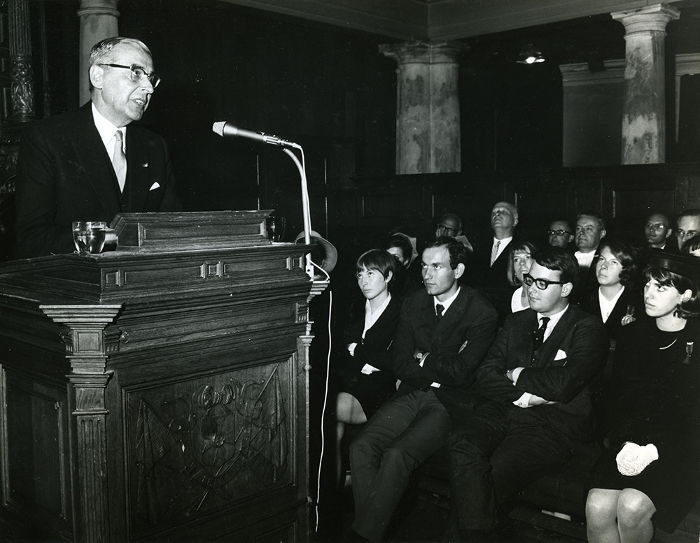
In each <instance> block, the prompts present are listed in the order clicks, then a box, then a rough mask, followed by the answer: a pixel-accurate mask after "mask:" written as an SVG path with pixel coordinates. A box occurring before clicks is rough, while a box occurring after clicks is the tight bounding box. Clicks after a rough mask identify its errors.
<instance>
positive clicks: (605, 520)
mask: <svg viewBox="0 0 700 543" xmlns="http://www.w3.org/2000/svg"><path fill="white" fill-rule="evenodd" d="M619 494H620V491H619V490H610V489H607V488H592V489H591V490H590V491H589V492H588V498H587V499H586V522H587V523H588V524H589V526H592V527H594V526H603V525H607V524H610V523H611V522H613V523H614V522H615V518H616V516H617V501H618V496H619Z"/></svg>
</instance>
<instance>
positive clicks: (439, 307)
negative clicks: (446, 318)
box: [435, 304, 445, 322]
mask: <svg viewBox="0 0 700 543" xmlns="http://www.w3.org/2000/svg"><path fill="white" fill-rule="evenodd" d="M444 311H445V306H443V305H442V304H435V315H436V316H437V321H438V322H440V319H442V313H443V312H444Z"/></svg>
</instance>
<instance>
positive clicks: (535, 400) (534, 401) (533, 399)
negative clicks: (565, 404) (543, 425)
mask: <svg viewBox="0 0 700 543" xmlns="http://www.w3.org/2000/svg"><path fill="white" fill-rule="evenodd" d="M555 403H557V402H550V401H549V400H545V399H544V398H540V397H539V396H535V395H534V394H533V395H532V396H530V399H529V400H528V402H527V406H528V407H535V406H537V405H552V404H555Z"/></svg>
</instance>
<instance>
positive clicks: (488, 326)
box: [392, 285, 498, 409]
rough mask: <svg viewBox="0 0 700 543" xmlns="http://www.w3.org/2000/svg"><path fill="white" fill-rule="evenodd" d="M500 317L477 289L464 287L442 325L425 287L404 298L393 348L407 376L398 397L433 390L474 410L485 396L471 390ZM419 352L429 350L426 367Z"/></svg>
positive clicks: (398, 370)
mask: <svg viewBox="0 0 700 543" xmlns="http://www.w3.org/2000/svg"><path fill="white" fill-rule="evenodd" d="M497 321H498V316H497V313H496V310H495V309H494V307H493V306H492V305H491V304H490V303H489V302H488V301H487V300H486V299H485V298H484V297H483V295H481V294H480V293H479V292H478V291H476V290H475V289H473V288H471V287H468V286H466V285H462V287H461V291H460V293H459V295H458V296H457V299H456V300H455V301H454V302H453V303H452V305H451V306H450V307H449V308H448V309H447V311H446V312H445V314H444V315H443V317H442V320H441V321H440V323H439V324H438V322H437V318H436V317H435V306H434V303H433V296H430V295H429V294H428V293H427V292H426V291H425V289H421V290H419V291H417V292H415V293H414V294H413V295H412V296H410V297H409V298H408V299H406V301H405V302H404V305H403V308H402V310H401V318H400V320H399V327H398V329H397V331H396V337H395V339H394V345H393V346H392V351H393V360H394V374H395V375H396V377H398V378H399V379H401V386H400V387H399V390H398V392H397V395H398V396H401V395H404V394H408V393H410V392H413V391H414V390H416V389H421V388H423V389H427V387H429V386H430V384H431V383H432V382H438V383H440V384H441V385H442V386H441V387H440V388H433V391H434V392H435V395H436V396H437V397H438V398H439V399H440V401H441V402H442V403H443V405H445V407H447V408H452V407H462V408H465V409H469V408H470V407H473V406H474V405H476V403H478V401H479V400H480V398H479V397H478V395H475V394H474V393H473V392H472V391H470V390H469V388H470V386H471V385H472V384H473V383H474V382H475V375H476V374H475V372H476V369H477V368H478V367H479V364H480V363H481V361H482V360H483V358H484V356H485V355H486V352H487V351H488V348H489V346H490V345H491V343H492V342H493V339H494V337H495V334H496V326H497ZM416 351H420V352H429V353H430V354H429V355H428V357H427V358H426V359H425V362H424V364H423V367H421V366H420V365H419V362H418V360H416V359H415V358H414V356H413V355H414V353H415V352H416Z"/></svg>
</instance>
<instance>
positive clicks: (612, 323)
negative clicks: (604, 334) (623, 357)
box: [581, 287, 646, 339]
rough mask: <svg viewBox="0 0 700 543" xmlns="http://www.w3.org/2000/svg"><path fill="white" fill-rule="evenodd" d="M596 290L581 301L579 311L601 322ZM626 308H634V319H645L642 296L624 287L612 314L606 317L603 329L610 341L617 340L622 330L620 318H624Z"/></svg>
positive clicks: (601, 317) (633, 289)
mask: <svg viewBox="0 0 700 543" xmlns="http://www.w3.org/2000/svg"><path fill="white" fill-rule="evenodd" d="M598 290H599V289H595V290H593V291H592V292H589V293H588V294H587V296H586V297H585V298H584V299H583V300H581V309H584V310H585V311H587V312H588V313H590V314H591V315H594V316H596V317H598V318H599V319H600V320H601V321H602V320H603V315H602V313H601V311H600V301H599V300H598ZM628 306H633V307H634V317H635V318H636V319H642V318H645V317H646V312H645V311H644V301H643V299H642V294H641V293H640V292H639V291H638V290H637V289H635V288H631V287H625V291H624V292H623V293H622V295H621V296H620V297H619V298H618V300H617V303H616V304H615V307H614V308H613V310H612V313H610V316H609V317H608V320H607V321H605V328H606V329H607V330H608V337H609V338H610V339H617V336H618V334H619V333H620V329H621V328H622V317H624V316H625V314H626V313H627V307H628Z"/></svg>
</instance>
